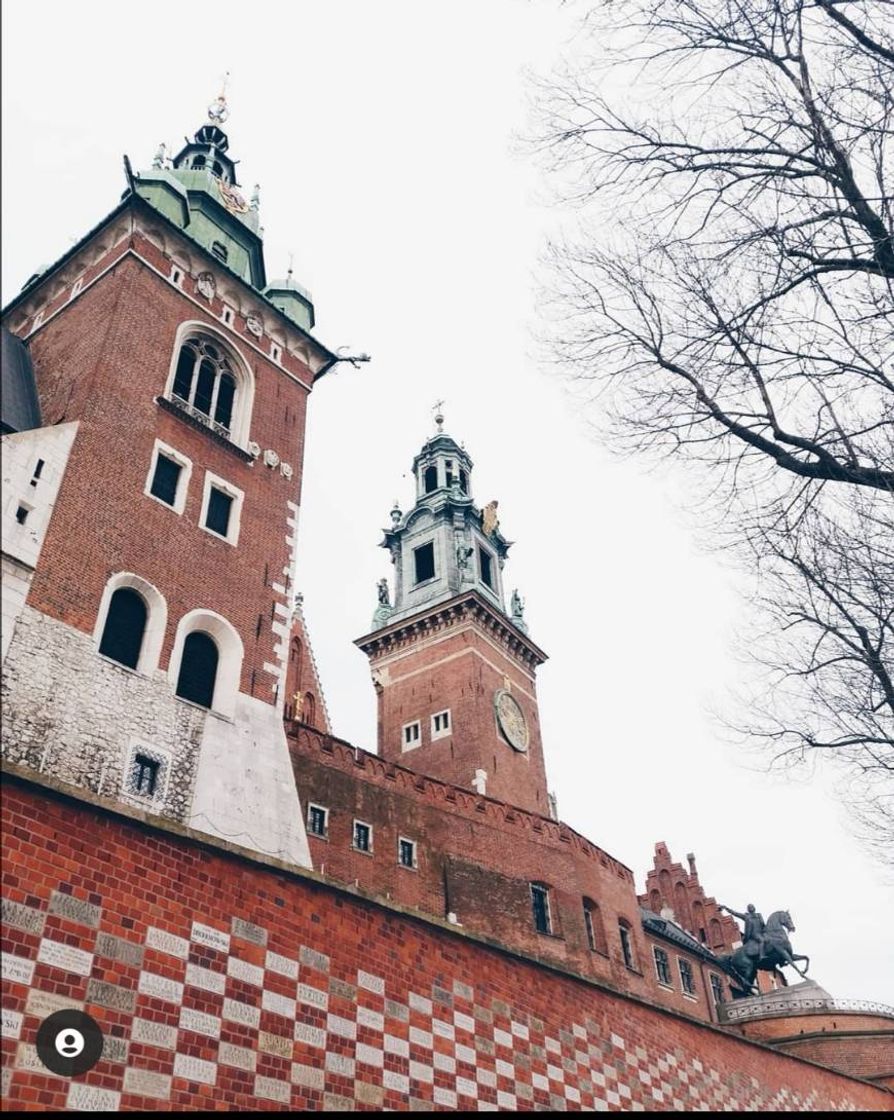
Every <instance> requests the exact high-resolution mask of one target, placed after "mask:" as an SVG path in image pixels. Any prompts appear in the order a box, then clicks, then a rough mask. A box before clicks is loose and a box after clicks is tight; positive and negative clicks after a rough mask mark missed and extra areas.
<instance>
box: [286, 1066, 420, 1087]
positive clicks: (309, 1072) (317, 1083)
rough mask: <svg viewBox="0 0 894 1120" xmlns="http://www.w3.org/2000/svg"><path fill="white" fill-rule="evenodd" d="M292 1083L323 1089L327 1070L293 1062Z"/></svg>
mask: <svg viewBox="0 0 894 1120" xmlns="http://www.w3.org/2000/svg"><path fill="white" fill-rule="evenodd" d="M292 1083H293V1084H294V1085H305V1086H306V1087H307V1088H308V1089H322V1088H323V1086H324V1085H325V1084H326V1071H325V1070H322V1069H317V1067H316V1066H304V1065H301V1063H300V1062H292ZM407 1088H409V1083H408V1084H407Z"/></svg>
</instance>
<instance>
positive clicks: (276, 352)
mask: <svg viewBox="0 0 894 1120" xmlns="http://www.w3.org/2000/svg"><path fill="white" fill-rule="evenodd" d="M270 357H271V358H272V359H273V360H274V362H278V361H279V360H280V358H281V357H282V350H281V349H280V348H279V347H278V346H277V345H276V343H275V342H274V343H271V346H270Z"/></svg>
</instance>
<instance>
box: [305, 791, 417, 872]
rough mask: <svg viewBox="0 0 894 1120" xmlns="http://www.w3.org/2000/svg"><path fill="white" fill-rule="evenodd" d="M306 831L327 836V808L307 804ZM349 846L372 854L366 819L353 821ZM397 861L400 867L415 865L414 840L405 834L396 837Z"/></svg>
mask: <svg viewBox="0 0 894 1120" xmlns="http://www.w3.org/2000/svg"><path fill="white" fill-rule="evenodd" d="M307 831H308V832H309V833H310V834H311V835H312V836H318V837H319V838H320V839H321V840H327V839H328V838H329V810H328V809H327V808H325V807H324V806H322V805H313V804H311V805H308V807H307ZM351 847H352V848H353V849H354V850H355V851H357V852H367V853H369V854H370V855H371V854H372V850H373V827H372V825H371V824H367V823H366V821H359V820H355V821H354V824H353V828H352V829H351ZM397 862H398V864H399V865H400V866H401V867H409V868H415V867H416V866H417V862H416V841H415V840H409V839H407V837H406V836H399V837H398V838H397Z"/></svg>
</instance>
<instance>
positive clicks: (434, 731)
mask: <svg viewBox="0 0 894 1120" xmlns="http://www.w3.org/2000/svg"><path fill="white" fill-rule="evenodd" d="M452 730H453V725H452V723H451V721H450V709H449V708H447V709H446V711H443V712H435V714H434V715H433V716H432V717H431V737H432V739H443V738H445V736H447V735H449V734H450V732H451V731H452Z"/></svg>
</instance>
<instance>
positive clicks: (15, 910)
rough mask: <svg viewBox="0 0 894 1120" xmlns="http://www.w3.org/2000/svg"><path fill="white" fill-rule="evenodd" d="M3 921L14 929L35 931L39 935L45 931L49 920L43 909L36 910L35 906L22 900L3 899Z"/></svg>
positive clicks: (1, 908) (27, 931)
mask: <svg viewBox="0 0 894 1120" xmlns="http://www.w3.org/2000/svg"><path fill="white" fill-rule="evenodd" d="M0 910H2V917H3V921H4V922H5V923H6V925H8V926H12V927H13V929H21V930H24V932H25V933H35V934H37V936H38V937H39V936H40V935H41V934H42V933H43V927H44V923H45V922H46V920H47V916H46V914H45V913H44V912H43V910H35V909H34V907H33V906H25V905H23V904H22V903H21V902H11V901H10V900H9V899H8V898H4V899H3V903H2V907H0Z"/></svg>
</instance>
